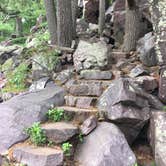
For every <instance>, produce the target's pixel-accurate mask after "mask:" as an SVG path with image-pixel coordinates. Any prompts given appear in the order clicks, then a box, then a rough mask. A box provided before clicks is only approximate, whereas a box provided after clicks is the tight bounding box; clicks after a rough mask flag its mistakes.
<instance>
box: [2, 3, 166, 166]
mask: <svg viewBox="0 0 166 166" xmlns="http://www.w3.org/2000/svg"><path fill="white" fill-rule="evenodd" d="M138 4H139V7H140V8H139V9H140V11H141V13H142V14H141V20H142V22H141V23H142V30H141V32H142V34H141V37H140V39H139V40H138V42H137V49H136V51H131V52H129V53H126V52H123V51H122V47H123V46H122V43H123V38H124V28H125V27H124V25H125V24H124V22H125V3H124V1H123V0H116V1H115V2H114V3H113V4H112V5H111V6H110V5H109V4H108V5H107V4H106V6H107V11H106V13H105V15H106V26H105V29H104V31H103V33H102V35H101V36H99V35H98V25H97V24H95V23H96V21H97V20H96V19H97V18H98V16H97V12H98V10H97V9H98V1H96V2H95V5H94V4H93V3H92V2H91V1H88V2H87V5H86V8H85V9H84V10H85V18H84V19H77V39H76V40H75V42H73V43H72V47H71V48H68V47H58V46H53V45H51V44H50V43H49V41H48V40H46V38H45V36H47V33H48V32H47V29H39V30H38V31H37V32H35V33H33V34H32V35H30V36H29V37H28V39H27V40H26V43H25V44H24V45H21V46H20V45H15V44H12V43H10V42H9V41H4V42H2V43H1V44H0V65H1V73H0V87H1V96H0V100H1V103H0V119H1V122H0V165H2V166H25V165H27V166H60V165H63V166H166V108H165V106H164V103H163V102H162V101H161V100H160V99H159V97H158V93H159V96H160V95H161V94H160V92H159V86H161V84H160V83H159V65H158V59H157V54H156V52H155V36H154V32H153V23H152V20H151V17H150V15H149V10H150V6H149V4H148V3H147V2H146V1H139V2H138ZM95 9H96V10H95ZM80 11H82V10H81V9H80ZM95 12H96V14H95ZM90 13H93V14H94V15H95V16H97V18H96V17H95V16H93V17H92V15H91V14H90ZM39 33H40V34H43V38H41V37H40V38H39V37H38V34H39Z"/></svg>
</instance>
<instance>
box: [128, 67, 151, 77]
mask: <svg viewBox="0 0 166 166" xmlns="http://www.w3.org/2000/svg"><path fill="white" fill-rule="evenodd" d="M142 75H148V71H147V70H145V69H144V68H143V66H142V65H137V66H136V67H135V68H133V69H132V70H131V72H130V74H129V76H130V77H132V78H134V77H138V76H142Z"/></svg>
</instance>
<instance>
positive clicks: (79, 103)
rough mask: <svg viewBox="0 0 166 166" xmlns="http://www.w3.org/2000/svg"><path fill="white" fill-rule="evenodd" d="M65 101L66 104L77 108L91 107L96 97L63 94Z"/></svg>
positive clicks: (93, 105) (94, 104) (94, 103)
mask: <svg viewBox="0 0 166 166" xmlns="http://www.w3.org/2000/svg"><path fill="white" fill-rule="evenodd" d="M65 102H66V105H67V106H70V107H77V108H85V109H87V108H92V107H95V106H96V102H97V97H77V96H71V95H68V96H65Z"/></svg>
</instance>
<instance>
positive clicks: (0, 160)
mask: <svg viewBox="0 0 166 166" xmlns="http://www.w3.org/2000/svg"><path fill="white" fill-rule="evenodd" d="M0 165H2V156H1V155H0Z"/></svg>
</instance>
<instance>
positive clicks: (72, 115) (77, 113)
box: [57, 106, 98, 124]
mask: <svg viewBox="0 0 166 166" xmlns="http://www.w3.org/2000/svg"><path fill="white" fill-rule="evenodd" d="M57 108H60V109H63V110H64V113H65V116H66V117H67V118H68V119H70V120H72V121H73V122H75V123H77V124H82V123H83V122H84V121H85V120H86V119H87V118H89V117H90V116H91V115H95V116H96V117H97V116H98V110H97V109H95V108H91V109H81V108H76V107H69V106H62V107H57Z"/></svg>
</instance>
